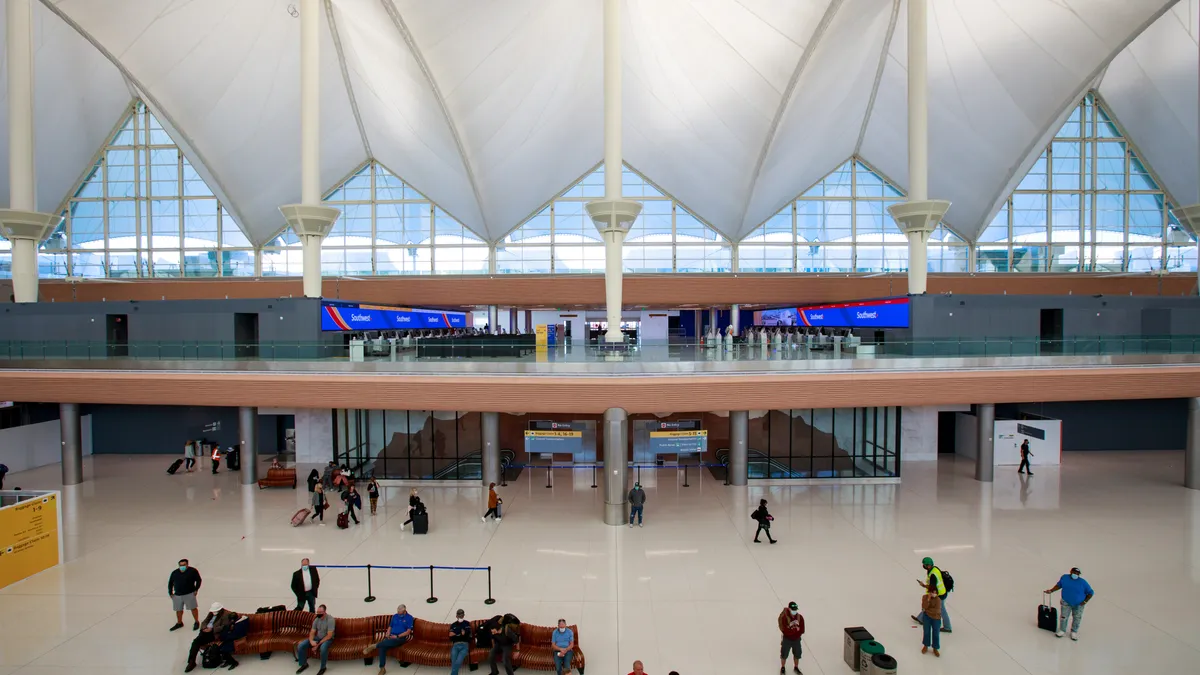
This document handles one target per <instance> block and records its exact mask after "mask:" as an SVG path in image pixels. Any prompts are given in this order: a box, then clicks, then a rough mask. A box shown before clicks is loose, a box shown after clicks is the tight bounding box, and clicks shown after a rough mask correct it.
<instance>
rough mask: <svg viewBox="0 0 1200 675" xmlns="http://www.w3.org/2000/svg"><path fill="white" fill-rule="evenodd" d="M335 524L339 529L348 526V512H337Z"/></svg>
mask: <svg viewBox="0 0 1200 675" xmlns="http://www.w3.org/2000/svg"><path fill="white" fill-rule="evenodd" d="M337 526H338V528H339V529H342V530H344V529H346V528H348V527H350V514H349V513H346V512H345V511H342V512H341V513H339V514H338V519H337Z"/></svg>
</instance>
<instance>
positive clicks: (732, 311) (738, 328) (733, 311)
mask: <svg viewBox="0 0 1200 675" xmlns="http://www.w3.org/2000/svg"><path fill="white" fill-rule="evenodd" d="M741 314H742V310H741V308H740V307H738V306H737V305H732V306H731V307H730V308H729V325H730V326H733V334H734V335H741V334H742V316H741Z"/></svg>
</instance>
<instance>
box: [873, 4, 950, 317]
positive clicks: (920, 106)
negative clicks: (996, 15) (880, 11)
mask: <svg viewBox="0 0 1200 675" xmlns="http://www.w3.org/2000/svg"><path fill="white" fill-rule="evenodd" d="M928 40H929V7H928V0H909V2H908V201H907V202H906V203H901V204H896V205H894V206H891V207H889V208H888V211H889V212H890V213H891V214H892V218H893V219H894V220H895V221H896V224H897V225H898V226H899V227H900V230H901V231H902V232H904V234H905V235H906V236H907V237H908V293H909V295H921V294H923V293H925V282H926V277H927V276H928V268H929V263H928V258H929V254H928V250H927V248H928V243H929V235H930V234H931V233H932V232H933V230H934V229H935V228H936V227H937V225H938V222H939V221H941V219H942V216H944V215H946V211H947V210H948V209H949V208H950V202H948V201H945V200H931V199H929V58H928V44H927V43H928Z"/></svg>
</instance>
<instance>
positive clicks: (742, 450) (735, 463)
mask: <svg viewBox="0 0 1200 675" xmlns="http://www.w3.org/2000/svg"><path fill="white" fill-rule="evenodd" d="M749 426H750V413H749V412H748V411H746V410H730V411H729V467H728V468H727V469H726V470H727V471H729V484H730V485H745V484H746V479H747V476H748V474H749V470H748V455H749V452H748V450H747V448H748V447H749V444H750V437H749V436H750V435H749Z"/></svg>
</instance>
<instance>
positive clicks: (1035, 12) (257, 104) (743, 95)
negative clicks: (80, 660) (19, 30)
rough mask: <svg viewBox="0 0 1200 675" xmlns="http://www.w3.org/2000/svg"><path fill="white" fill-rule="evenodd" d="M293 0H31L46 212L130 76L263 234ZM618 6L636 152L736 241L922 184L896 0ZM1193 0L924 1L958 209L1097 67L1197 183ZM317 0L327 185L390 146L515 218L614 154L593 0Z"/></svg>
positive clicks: (1167, 177)
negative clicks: (825, 199)
mask: <svg viewBox="0 0 1200 675" xmlns="http://www.w3.org/2000/svg"><path fill="white" fill-rule="evenodd" d="M296 2H298V0H201V1H197V0H38V1H37V2H35V31H36V36H35V48H36V60H37V61H36V66H35V67H36V81H35V86H36V87H37V90H36V92H37V93H36V103H35V105H36V120H37V130H36V136H37V139H36V140H37V149H38V150H37V152H38V155H37V161H38V168H37V171H38V181H39V209H41V210H44V211H51V210H53V209H55V208H57V207H58V206H59V205H60V204H61V202H62V199H63V197H64V195H66V194H67V192H68V191H69V190H70V189H71V188H72V187H73V185H74V184H75V183H76V182H77V181H78V180H79V178H80V176H81V174H82V173H83V171H84V170H85V168H86V167H87V166H88V165H89V164H90V163H91V162H92V161H93V159H94V156H95V153H96V151H97V149H98V148H99V147H100V146H101V145H102V144H103V143H104V141H105V138H106V137H107V135H108V134H109V133H111V132H112V130H113V125H114V124H116V123H117V121H118V118H119V117H120V115H121V111H122V110H123V109H124V108H125V106H127V105H128V103H129V101H130V99H131V98H132V97H135V96H136V97H141V98H143V99H144V100H145V101H146V103H147V104H148V105H149V106H150V108H151V110H153V111H154V113H155V114H156V115H157V116H158V118H159V119H160V120H161V121H162V122H163V124H164V125H165V126H167V127H168V130H169V131H170V132H171V133H172V135H173V137H174V138H175V139H176V140H177V141H178V142H179V144H180V145H181V147H183V148H184V152H185V153H186V154H187V156H188V158H189V160H190V161H191V162H192V164H193V165H195V167H196V168H197V170H198V171H200V172H201V175H203V176H204V178H205V179H206V180H208V182H209V185H210V186H211V187H212V188H213V190H214V191H215V192H216V193H217V195H218V196H219V197H220V198H221V199H222V200H223V202H224V203H225V204H226V206H227V208H228V209H229V211H230V212H231V213H232V214H233V215H234V217H235V218H236V219H237V221H238V222H239V223H240V224H241V225H242V227H243V229H245V230H246V232H247V235H248V236H249V237H250V238H251V240H253V241H255V242H258V243H262V242H265V241H267V240H268V239H269V238H270V237H271V236H272V235H273V234H274V233H275V232H277V231H278V230H279V229H280V228H282V227H283V225H284V222H283V219H282V217H281V216H280V215H279V212H278V207H279V205H281V204H286V203H292V202H296V201H298V200H299V185H300V176H299V159H300V151H299V143H298V138H299V124H300V122H299V113H298V111H297V105H298V103H299V28H300V22H299V20H298V19H297V18H296V17H295V16H293V14H294V13H295V11H294V10H295V7H294V4H295V3H296ZM624 2H625V4H624V13H623V20H624V34H623V45H622V50H623V52H624V62H625V74H624V92H625V96H624V114H625V117H624V137H625V150H624V155H625V159H626V161H627V162H628V163H629V164H630V165H632V166H634V167H636V168H637V169H638V171H640V172H641V173H643V174H644V175H646V176H648V177H650V178H651V179H652V180H654V182H655V183H656V184H657V185H659V186H661V187H662V188H663V189H664V190H666V191H667V192H669V193H670V194H672V195H673V196H674V197H676V198H677V199H678V200H679V201H680V202H682V203H683V204H685V205H686V206H687V207H688V208H689V209H690V210H691V211H692V212H694V213H695V214H696V215H697V216H699V217H701V218H703V219H704V220H705V221H707V222H708V223H710V224H711V225H713V226H714V227H715V228H716V229H718V230H719V231H721V232H722V233H723V234H725V235H726V236H728V237H730V238H731V239H733V240H735V241H736V240H739V239H740V238H742V237H743V236H745V235H746V234H747V233H749V232H750V231H751V230H752V229H754V228H755V227H756V226H757V225H759V224H760V223H761V222H762V221H764V220H765V219H766V218H768V217H769V216H770V215H772V214H773V213H775V212H776V211H777V210H778V209H779V208H781V207H782V206H783V205H784V204H786V203H787V202H788V201H789V200H790V199H792V198H794V197H795V196H796V195H798V194H800V193H801V192H803V191H804V190H805V189H806V188H808V187H809V186H810V185H812V184H813V183H814V182H815V181H817V180H819V179H820V178H821V177H822V176H823V175H824V174H826V173H827V172H828V171H830V170H831V169H833V168H834V167H836V166H838V165H839V164H840V163H842V162H844V161H845V160H846V158H847V157H849V156H851V155H853V154H856V153H857V154H859V155H861V156H862V157H863V158H864V159H865V160H867V161H868V162H870V163H871V164H872V165H873V166H875V167H877V168H878V169H879V170H880V171H882V172H883V173H884V174H885V175H887V176H888V178H889V179H891V180H892V181H894V182H895V183H896V184H898V185H899V186H901V187H904V186H905V185H906V184H907V166H906V159H905V158H906V153H907V140H906V132H905V130H906V115H905V110H906V108H905V99H906V90H905V83H906V73H905V63H906V56H905V54H906V52H905V49H906V46H905V43H906V40H905V30H906V26H905V24H906V20H905V16H906V13H905V6H904V5H905V3H904V2H903V0H896V1H893V0H786V1H784V0H624ZM1198 4H1200V0H1178V1H1176V0H930V45H929V64H930V117H931V119H930V128H931V133H930V139H931V140H930V142H931V147H930V164H931V169H930V196H931V197H934V198H940V199H949V200H951V201H952V202H953V207H952V208H951V210H950V213H949V214H948V216H947V218H946V220H947V222H948V223H949V224H951V225H952V226H954V227H955V228H956V229H957V230H958V231H959V232H961V233H963V234H965V235H966V236H968V237H973V236H975V235H976V234H977V233H978V232H980V231H981V230H982V228H983V227H984V225H985V223H986V222H987V221H988V220H989V219H990V217H991V215H992V214H993V213H994V212H995V210H996V209H997V208H998V207H999V205H1000V203H1001V202H1002V201H1003V199H1004V198H1005V197H1006V196H1007V194H1008V193H1009V192H1010V191H1011V190H1012V188H1013V187H1014V186H1015V184H1016V182H1017V181H1018V180H1019V179H1020V177H1021V176H1022V175H1023V174H1024V173H1025V171H1026V170H1027V169H1028V167H1029V166H1030V165H1031V164H1032V162H1033V161H1034V159H1035V158H1036V156H1037V154H1038V153H1039V152H1040V149H1041V148H1042V146H1044V145H1045V143H1046V142H1047V141H1048V139H1049V138H1050V136H1051V135H1052V134H1053V133H1054V132H1055V131H1056V130H1057V129H1058V127H1059V126H1060V125H1061V124H1062V122H1063V120H1064V119H1065V116H1066V115H1067V114H1068V112H1069V111H1070V108H1071V107H1072V105H1073V104H1074V103H1075V101H1076V100H1077V99H1078V98H1079V97H1080V96H1081V95H1082V94H1083V93H1084V92H1085V91H1086V90H1087V89H1088V88H1090V87H1097V88H1098V89H1099V91H1100V93H1101V95H1102V96H1103V97H1104V98H1105V100H1106V101H1107V103H1108V104H1109V106H1110V107H1111V108H1112V110H1113V112H1114V113H1115V115H1116V116H1117V118H1118V119H1119V120H1120V121H1121V123H1122V124H1123V125H1124V127H1125V128H1126V130H1127V131H1128V133H1129V136H1130V137H1131V138H1132V140H1133V141H1134V143H1135V144H1136V145H1137V147H1138V150H1139V151H1140V153H1141V154H1142V156H1143V158H1144V159H1145V160H1146V162H1147V163H1148V164H1149V165H1150V166H1151V167H1153V168H1154V169H1155V170H1156V172H1157V173H1158V175H1159V177H1160V179H1161V180H1162V182H1163V184H1164V187H1165V188H1166V189H1167V190H1168V191H1170V192H1171V193H1172V194H1173V196H1174V197H1175V198H1176V200H1178V201H1179V202H1181V203H1182V204H1189V203H1193V202H1197V201H1200V188H1198V183H1200V176H1198V168H1197V145H1198V139H1197V113H1198V111H1197V107H1198V106H1197V98H1198V97H1197V69H1198V66H1197V62H1198V60H1200V59H1198V55H1197V21H1198V18H1197V16H1198ZM322 6H323V9H324V13H323V17H322V22H323V24H324V26H323V30H322V45H321V49H322V52H321V66H322V69H321V77H322V82H321V86H322V90H323V93H324V95H323V100H322V109H321V115H322V117H321V130H322V155H321V180H322V182H323V183H324V184H325V185H328V186H333V185H334V184H335V183H336V182H337V181H338V180H339V179H341V178H344V177H345V176H346V175H347V174H348V173H349V172H350V171H352V170H353V169H354V168H355V167H356V166H358V165H359V164H361V163H362V162H363V161H364V160H366V159H367V158H369V157H373V158H375V159H377V160H378V161H380V162H382V163H383V164H384V165H385V166H387V167H388V168H390V169H391V170H392V171H394V172H395V173H396V174H398V175H399V176H401V177H402V178H404V179H405V180H406V181H408V182H409V183H410V184H412V185H413V186H414V187H415V188H417V189H418V190H420V191H421V192H422V193H424V194H425V195H427V196H428V197H429V198H430V199H432V200H433V201H435V202H437V203H438V204H439V205H441V206H442V207H443V208H445V209H446V210H447V211H448V212H450V213H451V214H452V215H453V216H455V217H456V218H458V219H459V220H461V221H462V222H463V223H464V224H465V225H467V226H468V227H470V228H471V229H473V230H475V231H476V232H478V233H479V234H481V235H483V236H485V237H487V238H490V239H498V238H500V237H501V236H503V235H504V234H505V233H506V232H508V231H509V230H511V229H512V228H513V227H515V226H516V225H517V224H519V223H520V222H521V221H522V220H523V219H524V218H525V217H527V216H528V215H530V214H531V213H533V212H534V211H535V210H536V209H537V208H538V207H539V206H541V205H542V204H544V203H545V202H546V201H547V200H548V199H550V198H551V197H552V196H553V195H554V194H556V193H557V192H559V191H560V190H562V189H563V188H565V187H566V186H568V185H569V184H571V183H572V182H573V181H574V180H576V179H578V178H579V177H580V176H582V175H583V174H585V173H586V172H587V171H588V170H589V169H591V168H592V167H593V166H594V165H595V164H596V163H597V162H598V161H599V160H600V158H601V156H602V154H603V125H602V107H603V106H602V64H601V32H602V20H601V0H554V1H550V0H505V1H503V2H496V1H486V0H436V1H435V0H322ZM2 20H3V17H2V16H0V21H2ZM3 77H4V78H6V77H7V74H6V71H5V73H4V74H3ZM3 91H4V90H3V87H0V96H3ZM0 116H2V117H7V113H6V111H5V109H4V107H3V106H0ZM5 123H6V121H5V122H2V123H0V129H2V128H3V126H2V124H5ZM0 136H4V137H0V157H4V156H5V155H6V150H7V138H6V134H0ZM0 164H3V166H0V203H4V204H6V203H7V163H6V162H0Z"/></svg>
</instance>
